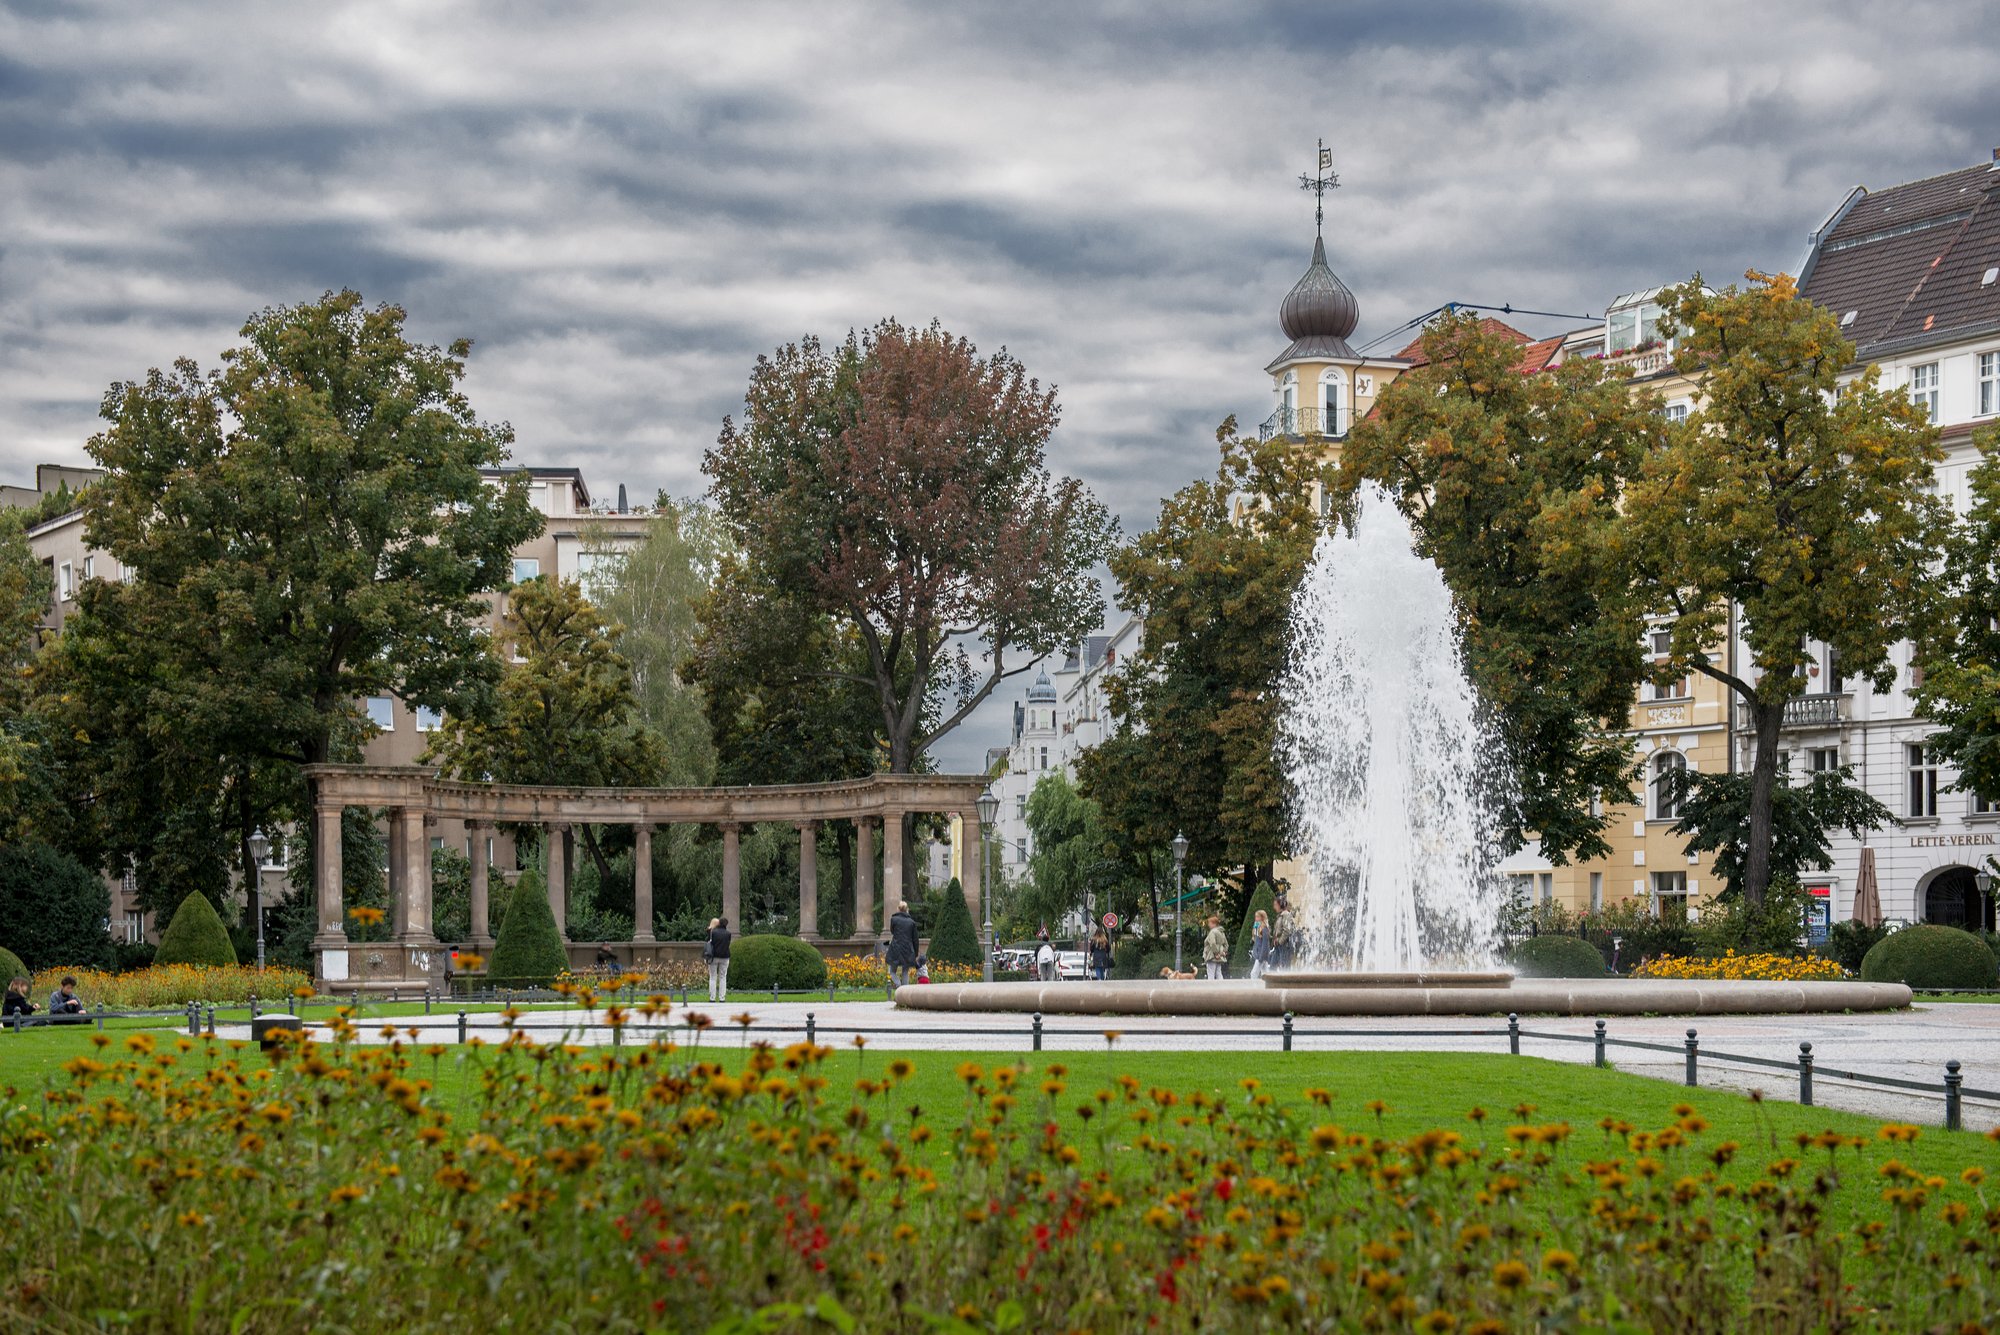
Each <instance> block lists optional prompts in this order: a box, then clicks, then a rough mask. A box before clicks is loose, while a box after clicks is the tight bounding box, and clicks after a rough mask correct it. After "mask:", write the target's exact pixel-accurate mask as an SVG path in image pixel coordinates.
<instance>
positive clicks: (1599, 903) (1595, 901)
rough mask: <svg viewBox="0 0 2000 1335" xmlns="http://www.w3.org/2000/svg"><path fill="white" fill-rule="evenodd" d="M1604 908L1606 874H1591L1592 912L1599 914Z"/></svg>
mask: <svg viewBox="0 0 2000 1335" xmlns="http://www.w3.org/2000/svg"><path fill="white" fill-rule="evenodd" d="M1603 907H1604V873H1603V872H1601V871H1594V872H1592V873H1590V911H1591V912H1592V913H1596V912H1599V911H1600V910H1602V909H1603Z"/></svg>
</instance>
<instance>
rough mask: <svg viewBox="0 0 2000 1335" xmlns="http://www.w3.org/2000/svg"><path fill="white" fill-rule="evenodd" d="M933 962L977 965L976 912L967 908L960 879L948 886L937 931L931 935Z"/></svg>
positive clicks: (953, 880) (977, 932)
mask: <svg viewBox="0 0 2000 1335" xmlns="http://www.w3.org/2000/svg"><path fill="white" fill-rule="evenodd" d="M930 957H931V959H932V960H933V961H934V962H936V963H939V964H970V965H973V966H975V967H976V966H977V965H978V964H979V962H980V959H981V956H980V953H979V929H978V928H977V927H975V926H974V925H973V922H972V910H971V909H969V908H967V907H966V906H965V887H963V886H961V885H960V884H959V883H958V878H957V877H956V876H954V877H952V878H951V880H950V881H949V882H948V883H947V884H946V885H945V888H944V902H943V903H942V904H940V905H939V906H938V920H937V928H936V930H935V931H934V932H932V934H931V948H930Z"/></svg>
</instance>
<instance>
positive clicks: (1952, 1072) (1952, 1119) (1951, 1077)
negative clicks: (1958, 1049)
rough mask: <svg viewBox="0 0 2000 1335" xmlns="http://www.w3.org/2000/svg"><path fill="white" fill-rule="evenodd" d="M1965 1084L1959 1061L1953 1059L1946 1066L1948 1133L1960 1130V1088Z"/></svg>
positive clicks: (1945, 1108)
mask: <svg viewBox="0 0 2000 1335" xmlns="http://www.w3.org/2000/svg"><path fill="white" fill-rule="evenodd" d="M1964 1083H1965V1077H1964V1076H1963V1075H1961V1074H1959V1070H1958V1060H1957V1059H1956V1058H1953V1059H1952V1060H1951V1061H1948V1062H1946V1063H1945V1064H1944V1129H1945V1130H1947V1131H1956V1130H1958V1129H1959V1093H1958V1087H1959V1086H1960V1085H1963V1084H1964Z"/></svg>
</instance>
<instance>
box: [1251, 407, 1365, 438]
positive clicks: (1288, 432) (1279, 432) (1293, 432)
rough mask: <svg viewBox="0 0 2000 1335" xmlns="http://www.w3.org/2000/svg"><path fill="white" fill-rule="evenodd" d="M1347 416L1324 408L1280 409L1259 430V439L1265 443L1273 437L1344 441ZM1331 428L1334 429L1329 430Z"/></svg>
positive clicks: (1265, 420) (1266, 419)
mask: <svg viewBox="0 0 2000 1335" xmlns="http://www.w3.org/2000/svg"><path fill="white" fill-rule="evenodd" d="M1344 420H1345V415H1344V414H1341V413H1329V412H1327V411H1326V409H1324V408H1280V409H1278V411H1276V412H1274V413H1272V414H1271V415H1270V416H1269V417H1267V418H1265V419H1264V423H1263V425H1262V426H1260V427H1258V428H1257V439H1258V440H1260V441H1265V440H1269V439H1271V438H1272V437H1273V436H1285V437H1290V438H1293V439H1302V438H1306V437H1311V436H1322V437H1325V438H1327V439H1329V440H1340V439H1343V438H1344V437H1345V436H1346V435H1347V432H1346V430H1345V429H1343V428H1342V425H1341V423H1342V422H1343V421H1344ZM1329 427H1330V428H1332V429H1330V430H1329Z"/></svg>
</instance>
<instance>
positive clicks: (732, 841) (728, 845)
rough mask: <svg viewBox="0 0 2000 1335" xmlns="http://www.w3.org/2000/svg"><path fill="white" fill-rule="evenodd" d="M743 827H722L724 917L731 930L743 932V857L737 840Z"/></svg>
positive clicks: (730, 825)
mask: <svg viewBox="0 0 2000 1335" xmlns="http://www.w3.org/2000/svg"><path fill="white" fill-rule="evenodd" d="M742 830H743V827H742V826H741V825H736V824H733V823H729V824H725V825H723V827H722V916H723V919H724V920H725V921H726V922H728V924H729V930H730V931H732V932H741V931H742V930H743V856H742V849H741V847H740V846H739V844H738V842H737V840H738V837H739V836H740V835H741V833H742Z"/></svg>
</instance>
